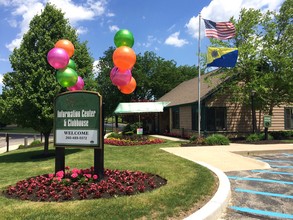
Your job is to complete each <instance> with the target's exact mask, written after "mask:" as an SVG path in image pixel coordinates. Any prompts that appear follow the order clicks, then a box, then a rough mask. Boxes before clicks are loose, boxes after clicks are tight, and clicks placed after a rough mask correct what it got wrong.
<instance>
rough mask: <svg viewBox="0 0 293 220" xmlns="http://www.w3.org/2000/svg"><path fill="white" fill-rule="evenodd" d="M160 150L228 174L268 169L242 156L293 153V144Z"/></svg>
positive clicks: (232, 144) (264, 164) (265, 164)
mask: <svg viewBox="0 0 293 220" xmlns="http://www.w3.org/2000/svg"><path fill="white" fill-rule="evenodd" d="M162 150H165V151H167V152H169V153H172V154H175V155H177V156H180V157H183V158H186V159H188V160H192V161H199V162H204V163H207V164H210V165H211V166H213V167H216V168H218V169H220V170H222V171H224V172H228V171H239V170H252V169H268V168H270V166H269V165H268V164H267V163H265V162H262V161H259V160H255V159H251V158H249V157H245V156H244V155H255V154H263V153H277V152H278V153H280V152H293V144H273V145H270V144H266V145H252V144H234V143H231V144H230V145H229V146H204V147H170V148H162Z"/></svg>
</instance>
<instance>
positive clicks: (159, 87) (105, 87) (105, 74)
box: [97, 47, 198, 116]
mask: <svg viewBox="0 0 293 220" xmlns="http://www.w3.org/2000/svg"><path fill="white" fill-rule="evenodd" d="M114 50H115V48H113V47H110V48H109V49H108V50H107V51H105V52H104V56H103V57H101V58H100V62H99V64H98V69H100V73H99V75H98V77H97V82H98V91H99V92H100V93H101V95H102V96H103V100H104V103H105V115H106V116H110V115H112V114H113V111H114V110H115V108H116V107H117V105H118V104H119V103H120V102H129V101H131V100H132V101H139V100H152V101H155V100H157V99H159V98H160V97H161V96H163V95H164V94H165V93H167V92H169V91H170V90H171V89H173V88H174V87H175V86H177V85H178V84H179V83H181V82H183V81H184V80H188V79H190V78H193V77H194V76H195V75H196V73H197V71H198V69H197V68H196V67H194V66H192V67H189V66H179V67H177V66H176V63H175V61H173V60H171V61H169V60H165V59H163V58H161V57H158V56H157V55H156V54H155V53H154V52H149V51H147V52H145V53H144V54H138V55H137V59H136V63H135V65H134V67H133V69H132V70H131V72H132V75H133V77H134V78H135V80H136V83H137V87H136V90H135V91H134V92H133V93H132V94H130V95H124V94H122V93H121V92H120V91H119V90H118V89H117V88H116V86H114V85H112V82H111V80H110V71H111V69H112V68H113V66H114V64H113V61H112V54H113V52H114Z"/></svg>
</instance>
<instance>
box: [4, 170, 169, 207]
mask: <svg viewBox="0 0 293 220" xmlns="http://www.w3.org/2000/svg"><path fill="white" fill-rule="evenodd" d="M166 183H167V180H165V179H164V178H162V177H160V176H158V175H154V174H150V173H143V172H140V171H136V172H133V171H129V170H125V171H119V170H109V169H105V171H104V178H103V179H102V180H99V177H98V176H97V175H95V174H94V169H93V167H91V168H90V169H76V168H74V169H72V170H69V167H67V168H66V172H65V173H64V172H63V171H59V172H57V173H56V174H44V175H40V176H37V177H31V178H28V179H26V180H21V181H19V182H17V183H16V185H15V186H9V187H8V188H7V189H6V190H4V191H3V194H4V195H5V196H6V197H8V198H17V199H21V200H31V201H50V202H53V201H56V202H61V201H68V200H82V199H99V198H110V197H117V196H124V195H134V194H138V193H143V192H146V191H151V190H154V189H156V188H158V187H161V186H163V185H165V184H166Z"/></svg>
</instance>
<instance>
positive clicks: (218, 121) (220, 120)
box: [206, 107, 227, 131]
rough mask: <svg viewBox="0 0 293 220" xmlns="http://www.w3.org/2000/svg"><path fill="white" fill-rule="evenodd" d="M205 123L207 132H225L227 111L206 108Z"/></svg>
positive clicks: (218, 108) (217, 108)
mask: <svg viewBox="0 0 293 220" xmlns="http://www.w3.org/2000/svg"><path fill="white" fill-rule="evenodd" d="M206 123H207V130H208V131H222V130H226V124H227V109H226V108H225V107H211V108H206Z"/></svg>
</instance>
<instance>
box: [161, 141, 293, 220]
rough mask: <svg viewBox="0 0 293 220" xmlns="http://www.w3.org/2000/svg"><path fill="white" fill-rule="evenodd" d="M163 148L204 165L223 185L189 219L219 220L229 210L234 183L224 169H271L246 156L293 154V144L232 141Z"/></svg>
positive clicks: (264, 163) (186, 219) (187, 219)
mask: <svg viewBox="0 0 293 220" xmlns="http://www.w3.org/2000/svg"><path fill="white" fill-rule="evenodd" d="M156 137H159V138H164V139H169V140H172V141H183V140H182V139H176V138H169V137H164V136H156ZM162 150H165V151H167V152H169V153H172V154H175V155H177V156H180V157H183V158H186V159H188V160H191V161H193V162H195V163H198V164H201V165H202V166H205V167H207V168H208V169H210V170H211V171H212V172H214V173H215V174H216V175H217V177H218V179H219V187H218V190H217V192H216V193H215V195H214V196H213V197H212V199H211V200H210V201H209V202H208V203H207V204H206V205H204V206H203V207H202V208H201V209H199V210H198V211H196V212H195V213H193V214H191V215H190V216H188V217H187V218H185V220H194V219H211V220H214V219H215V220H216V219H218V218H220V216H221V213H222V212H223V211H224V210H225V209H226V207H227V205H228V202H229V200H230V196H231V186H230V182H229V179H228V178H227V176H226V174H225V173H224V172H228V171H241V170H252V169H269V168H271V167H270V165H269V164H268V163H266V162H263V161H260V160H256V159H252V158H248V157H246V156H248V155H257V154H264V153H281V152H292V153H293V144H273V145H268V144H266V145H253V144H234V143H231V144H230V145H229V146H204V147H198V146H195V147H171V148H162Z"/></svg>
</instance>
